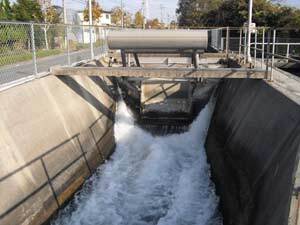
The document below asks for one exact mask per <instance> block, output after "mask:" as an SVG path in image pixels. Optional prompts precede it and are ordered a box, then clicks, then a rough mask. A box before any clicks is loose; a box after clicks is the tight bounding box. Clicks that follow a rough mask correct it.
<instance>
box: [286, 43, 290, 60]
mask: <svg viewBox="0 0 300 225" xmlns="http://www.w3.org/2000/svg"><path fill="white" fill-rule="evenodd" d="M289 56H290V43H288V44H287V46H286V57H287V58H288V57H289Z"/></svg>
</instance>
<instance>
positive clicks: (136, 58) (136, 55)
mask: <svg viewBox="0 0 300 225" xmlns="http://www.w3.org/2000/svg"><path fill="white" fill-rule="evenodd" d="M133 57H134V60H135V64H136V66H137V67H141V64H140V60H139V57H138V54H137V53H133Z"/></svg>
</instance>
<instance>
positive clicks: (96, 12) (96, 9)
mask: <svg viewBox="0 0 300 225" xmlns="http://www.w3.org/2000/svg"><path fill="white" fill-rule="evenodd" d="M101 14H102V8H101V6H100V5H99V3H98V2H96V1H95V0H92V20H93V21H96V20H98V19H99V18H100V17H101ZM83 17H84V20H85V21H89V19H90V17H89V2H87V5H86V8H85V9H84V10H83Z"/></svg>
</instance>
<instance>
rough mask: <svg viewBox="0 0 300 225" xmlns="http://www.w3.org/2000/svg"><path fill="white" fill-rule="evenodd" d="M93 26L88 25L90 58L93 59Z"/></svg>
mask: <svg viewBox="0 0 300 225" xmlns="http://www.w3.org/2000/svg"><path fill="white" fill-rule="evenodd" d="M92 29H93V26H92V25H90V50H91V59H94V44H93V30H92Z"/></svg>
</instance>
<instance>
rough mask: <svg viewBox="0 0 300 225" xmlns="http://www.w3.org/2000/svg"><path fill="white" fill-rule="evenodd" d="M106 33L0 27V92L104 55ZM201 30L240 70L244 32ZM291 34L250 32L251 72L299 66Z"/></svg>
mask: <svg viewBox="0 0 300 225" xmlns="http://www.w3.org/2000/svg"><path fill="white" fill-rule="evenodd" d="M111 29H120V28H118V27H101V26H83V25H63V24H55V25H54V24H37V23H21V22H0V89H2V88H6V87H9V86H10V85H14V84H16V83H20V82H24V81H28V80H31V79H35V78H37V77H40V76H42V75H43V74H44V73H45V72H47V71H48V70H49V68H50V67H53V66H56V65H72V64H74V63H77V62H80V61H83V60H90V59H94V56H95V57H98V56H101V55H103V54H106V53H107V52H108V47H107V38H106V37H107V34H108V32H109V31H110V30H111ZM201 29H204V28H201ZM205 29H208V30H209V32H210V41H209V45H210V47H211V48H212V49H214V50H215V51H223V52H226V53H227V56H228V55H229V54H230V53H235V54H237V55H238V59H239V60H240V61H241V62H243V63H245V64H246V62H247V57H248V56H247V49H248V47H247V45H246V43H247V29H244V28H233V27H222V28H205ZM90 30H91V31H92V32H90ZM297 32H298V34H299V31H296V30H293V29H289V30H284V29H279V30H272V29H270V28H266V27H263V28H256V29H255V32H253V34H251V46H250V49H251V51H250V52H251V57H252V58H253V63H252V65H254V67H257V66H258V63H257V62H258V61H260V62H261V63H260V68H265V69H266V70H268V71H267V72H269V70H270V71H271V73H272V70H273V67H274V61H275V60H276V59H279V58H280V59H285V60H288V61H291V62H294V63H299V60H298V59H297V58H296V56H300V38H299V36H298V37H297V35H295V33H297ZM91 34H92V37H91V38H90V35H91ZM268 35H269V36H268ZM91 46H93V48H91Z"/></svg>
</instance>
